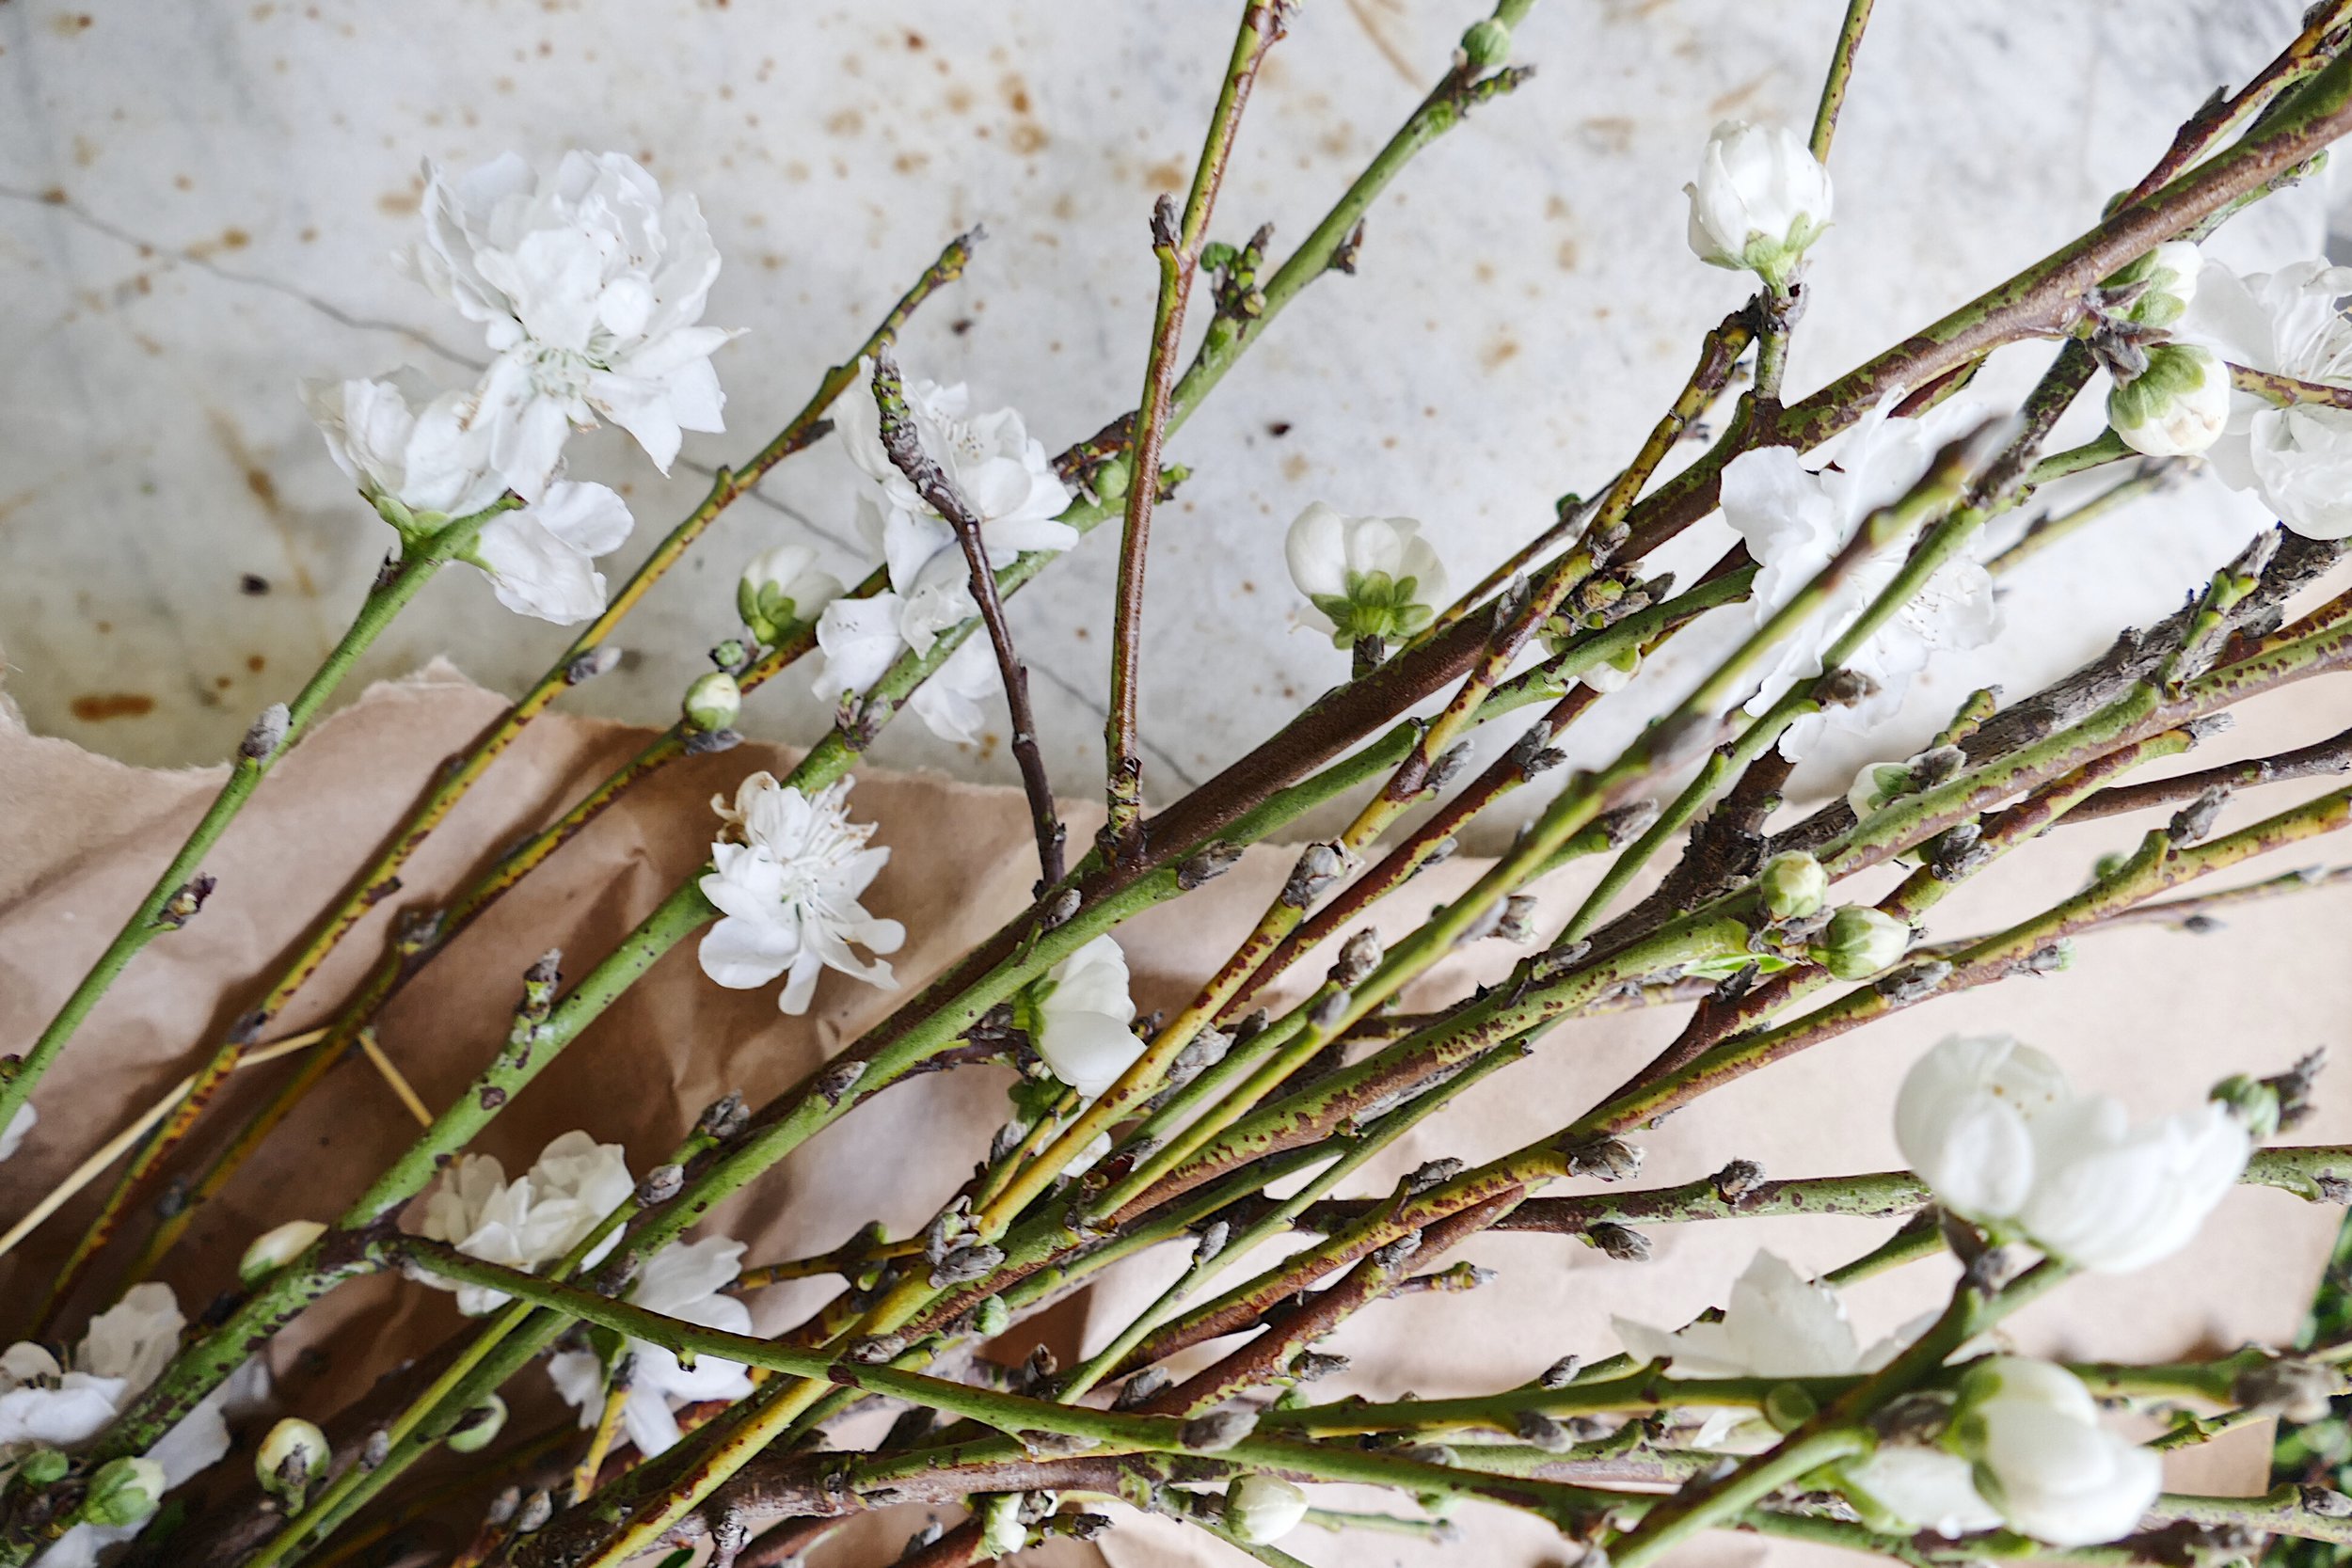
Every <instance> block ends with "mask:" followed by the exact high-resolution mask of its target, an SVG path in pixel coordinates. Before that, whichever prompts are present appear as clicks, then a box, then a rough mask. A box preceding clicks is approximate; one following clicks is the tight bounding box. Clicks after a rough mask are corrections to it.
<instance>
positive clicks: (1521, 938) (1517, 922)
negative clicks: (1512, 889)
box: [1495, 893, 1535, 942]
mask: <svg viewBox="0 0 2352 1568" xmlns="http://www.w3.org/2000/svg"><path fill="white" fill-rule="evenodd" d="M1495 935H1496V936H1499V937H1501V938H1502V940H1503V941H1505V942H1526V941H1529V940H1530V939H1532V938H1533V937H1534V935H1535V895H1534V894H1531V893H1515V894H1513V895H1511V896H1510V897H1508V898H1505V899H1504V900H1503V901H1502V916H1501V918H1499V919H1498V920H1496V922H1495Z"/></svg>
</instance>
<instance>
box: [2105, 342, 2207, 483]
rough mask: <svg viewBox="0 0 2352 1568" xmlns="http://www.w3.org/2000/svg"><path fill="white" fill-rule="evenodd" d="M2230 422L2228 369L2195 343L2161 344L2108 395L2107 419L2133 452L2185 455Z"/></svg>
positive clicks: (2164, 455)
mask: <svg viewBox="0 0 2352 1568" xmlns="http://www.w3.org/2000/svg"><path fill="white" fill-rule="evenodd" d="M2229 422H2230V367H2229V366H2227V365H2225V364H2223V363H2222V362H2221V357H2220V356H2218V355H2217V354H2215V353H2214V352H2213V350H2211V349H2209V348H2200V347H2198V346H2197V345H2196V344H2195V343H2159V344H2157V345H2156V346H2155V347H2154V348H2152V349H2150V350H2149V351H2148V368H2147V369H2146V370H2144V371H2142V372H2140V373H2139V374H2137V375H2136V376H2134V377H2132V379H2131V380H2129V381H2127V382H2125V383H2123V384H2122V386H2119V387H2117V388H2115V389H2114V390H2113V391H2111V392H2109V393H2108V394H2107V423H2109V424H2111V425H2113V426H2114V427H2115V434H2116V435H2117V436H2121V437H2122V440H2123V444H2124V445H2125V446H2127V447H2130V448H2131V449H2132V450H2133V451H2144V452H2146V453H2147V454H2148V455H2149V456H2151V457H2187V456H2190V455H2192V454H2194V453H2197V452H2201V451H2204V450H2205V449H2206V448H2207V447H2210V446H2212V445H2213V444H2214V443H2215V442H2216V441H2217V440H2219V439H2220V438H2221V432H2222V429H2223V427H2224V426H2226V425H2227V424H2228V423H2229Z"/></svg>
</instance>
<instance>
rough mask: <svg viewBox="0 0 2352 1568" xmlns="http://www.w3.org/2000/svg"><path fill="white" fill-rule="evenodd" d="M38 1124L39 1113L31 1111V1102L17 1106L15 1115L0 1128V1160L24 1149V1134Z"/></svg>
mask: <svg viewBox="0 0 2352 1568" xmlns="http://www.w3.org/2000/svg"><path fill="white" fill-rule="evenodd" d="M38 1125H40V1112H38V1111H36V1110H34V1109H33V1107H32V1102H31V1101H26V1102H25V1103H24V1104H22V1105H19V1106H18V1107H17V1108H16V1115H14V1116H12V1117H9V1118H8V1126H7V1127H5V1128H0V1160H6V1159H8V1158H9V1157H10V1156H12V1155H14V1154H15V1153H16V1151H17V1150H18V1149H20V1148H24V1136H25V1134H26V1133H28V1132H31V1131H32V1130H33V1129H34V1128H35V1127H36V1126H38Z"/></svg>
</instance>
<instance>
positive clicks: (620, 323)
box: [396, 151, 736, 500]
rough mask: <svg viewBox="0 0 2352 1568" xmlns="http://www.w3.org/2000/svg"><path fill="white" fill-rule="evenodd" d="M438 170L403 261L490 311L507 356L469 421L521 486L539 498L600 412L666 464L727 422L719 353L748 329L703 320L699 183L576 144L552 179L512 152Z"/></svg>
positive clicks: (708, 269) (704, 242)
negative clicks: (693, 439) (417, 236)
mask: <svg viewBox="0 0 2352 1568" xmlns="http://www.w3.org/2000/svg"><path fill="white" fill-rule="evenodd" d="M425 175H426V184H425V194H424V239H423V241H422V242H421V244H419V245H414V246H412V247H410V248H409V249H407V250H406V251H405V252H403V253H402V254H401V255H400V256H398V257H397V258H396V260H398V261H401V262H403V263H404V264H405V267H406V268H407V270H409V271H410V272H411V273H412V274H413V275H414V276H415V277H418V278H419V279H421V281H422V282H423V283H424V284H425V286H426V287H428V288H430V289H431V290H432V291H433V292H434V293H437V294H438V295H440V296H441V297H442V298H443V299H446V300H448V301H449V302H450V303H451V304H453V305H454V306H456V307H457V309H458V310H459V311H460V312H461V313H462V314H464V315H465V316H466V317H467V319H468V320H469V321H476V322H480V323H481V324H482V325H483V327H484V337H485V341H486V343H487V344H488V346H489V348H490V349H491V351H492V352H493V353H495V354H496V355H497V356H498V357H497V358H496V359H495V360H493V361H492V363H491V366H490V369H489V372H488V373H487V374H486V375H485V377H484V378H483V383H482V388H481V391H480V393H479V394H478V396H479V404H478V405H477V407H476V408H475V409H474V410H473V412H472V414H471V417H470V420H469V423H470V424H471V425H472V426H474V427H475V428H478V429H480V430H482V431H483V432H484V433H485V435H486V436H487V439H488V442H489V462H490V467H491V468H492V469H493V471H495V472H496V473H497V474H498V475H499V476H500V478H501V480H502V481H503V482H504V483H505V484H506V485H508V486H510V487H512V488H513V489H514V490H515V492H516V494H518V495H520V496H522V497H524V498H525V499H533V500H535V499H538V498H539V496H540V495H541V494H542V493H543V492H544V491H545V489H546V487H547V484H548V479H549V478H550V477H551V476H552V475H553V474H554V472H555V468H556V464H557V460H558V459H559V457H560V456H561V454H562V452H563V450H564V441H565V439H566V438H567V437H568V436H570V434H571V431H572V430H573V428H574V427H578V428H580V429H589V428H593V427H594V426H595V424H596V420H597V419H598V418H599V417H601V418H603V419H605V420H611V421H612V423H614V424H616V425H619V426H620V427H621V428H622V429H624V430H626V431H628V433H629V434H630V435H631V436H635V437H636V439H637V444H638V445H639V446H641V447H643V448H644V451H645V455H646V456H648V457H650V458H652V459H653V461H654V464H655V466H656V467H660V469H661V471H662V472H664V473H667V472H669V469H670V464H671V461H672V460H673V459H674V458H675V457H676V456H677V451H678V445H679V441H680V439H681V436H680V432H682V431H687V430H700V431H718V430H723V429H724V428H725V423H724V421H723V419H722V418H721V414H720V410H721V408H722V406H723V404H724V403H725V401H726V400H725V397H724V395H723V393H722V392H721V391H720V389H719V378H718V375H717V374H716V372H713V371H712V370H711V367H710V356H711V354H712V352H713V351H714V350H716V349H717V348H718V347H719V346H720V345H721V344H723V343H724V342H726V341H728V340H729V339H730V338H733V337H735V336H736V334H735V333H734V332H732V331H729V330H727V329H725V328H722V327H715V326H703V325H698V324H699V323H700V322H701V320H702V314H703V308H704V305H705V303H706V302H707V299H708V297H709V294H710V285H711V282H712V280H713V279H715V278H716V277H718V276H719V252H718V250H717V248H716V247H715V246H713V245H712V244H711V243H710V230H709V228H708V227H707V225H706V224H705V223H704V221H703V215H702V210H701V209H700V208H699V207H698V206H696V204H695V201H694V198H692V197H691V196H688V195H677V196H673V197H670V198H666V199H665V198H663V196H662V194H661V187H660V184H658V183H657V182H655V180H654V178H653V176H652V175H650V174H648V173H646V172H645V171H644V168H642V167H640V166H638V164H637V163H636V161H635V160H634V159H631V158H628V157H626V156H624V155H623V154H621V153H618V152H604V153H593V154H592V153H588V152H579V151H575V152H567V153H565V154H564V159H563V162H562V163H561V164H559V165H558V166H557V167H556V170H555V172H554V173H553V174H552V175H551V176H548V177H547V178H544V179H542V178H540V177H539V176H537V175H535V174H534V173H533V172H532V168H531V166H530V165H529V164H528V163H526V162H525V161H524V160H523V159H522V158H520V157H518V156H516V154H514V153H511V152H510V153H507V154H505V155H504V156H502V157H500V158H497V159H494V160H492V161H491V162H489V163H487V164H484V165H483V166H480V167H478V168H475V169H472V170H470V171H469V172H468V173H466V174H463V175H460V176H456V177H452V176H450V175H449V174H448V173H446V172H445V171H444V170H442V169H440V168H439V167H437V166H434V165H432V164H429V163H428V164H427V165H426V166H425Z"/></svg>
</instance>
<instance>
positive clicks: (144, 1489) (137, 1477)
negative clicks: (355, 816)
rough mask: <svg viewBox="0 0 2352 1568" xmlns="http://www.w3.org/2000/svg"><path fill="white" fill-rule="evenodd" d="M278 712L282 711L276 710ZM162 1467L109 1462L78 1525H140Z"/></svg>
mask: <svg viewBox="0 0 2352 1568" xmlns="http://www.w3.org/2000/svg"><path fill="white" fill-rule="evenodd" d="M278 711H279V712H280V713H283V712H284V711H285V710H284V709H283V708H280V709H278ZM163 1497H164V1467H163V1466H162V1465H158V1464H156V1463H155V1462H154V1461H153V1460H151V1459H110V1460H108V1461H106V1463H105V1464H103V1465H100V1466H99V1467H98V1473H97V1474H96V1475H94V1476H92V1477H90V1482H89V1491H88V1492H87V1494H86V1495H85V1496H84V1497H83V1498H82V1509H81V1514H80V1518H81V1522H82V1523H84V1524H89V1525H108V1526H112V1527H115V1528H124V1527H127V1526H131V1525H143V1524H145V1523H147V1521H148V1520H149V1519H151V1518H152V1517H153V1516H154V1513H155V1505H156V1504H158V1503H160V1502H162V1501H163Z"/></svg>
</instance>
